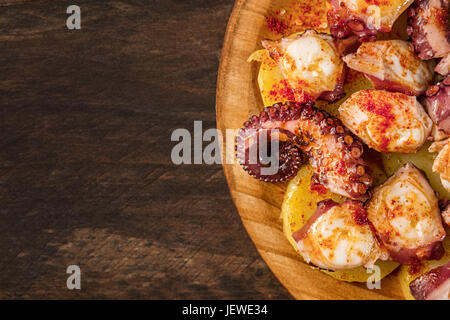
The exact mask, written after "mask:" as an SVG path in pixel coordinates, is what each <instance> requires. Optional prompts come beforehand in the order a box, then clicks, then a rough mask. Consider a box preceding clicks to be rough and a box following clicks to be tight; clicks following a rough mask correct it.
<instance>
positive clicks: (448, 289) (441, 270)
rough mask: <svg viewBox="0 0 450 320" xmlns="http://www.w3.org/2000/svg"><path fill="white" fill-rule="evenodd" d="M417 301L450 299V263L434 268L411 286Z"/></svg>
mask: <svg viewBox="0 0 450 320" xmlns="http://www.w3.org/2000/svg"><path fill="white" fill-rule="evenodd" d="M409 289H410V291H411V294H412V295H413V297H414V298H416V300H449V299H450V262H448V263H447V264H445V265H443V266H440V267H437V268H434V269H432V270H430V271H428V272H427V273H425V274H423V275H421V276H420V277H419V278H417V279H415V280H414V281H412V282H411V283H410V284H409Z"/></svg>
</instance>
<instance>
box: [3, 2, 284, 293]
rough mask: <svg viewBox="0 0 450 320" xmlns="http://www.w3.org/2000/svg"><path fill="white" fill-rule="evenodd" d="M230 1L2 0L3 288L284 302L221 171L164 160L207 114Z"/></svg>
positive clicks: (207, 124)
mask: <svg viewBox="0 0 450 320" xmlns="http://www.w3.org/2000/svg"><path fill="white" fill-rule="evenodd" d="M70 4H76V5H78V6H80V8H81V30H68V29H67V27H66V19H67V17H68V16H69V15H68V14H67V13H66V9H67V6H68V5H70ZM232 6H233V1H232V0H191V1H188V0H185V1H175V0H153V1H149V0H115V1H107V0H77V1H71V2H70V3H69V2H66V1H54V0H2V1H1V2H0V30H1V31H0V128H1V129H0V144H1V145H0V146H1V147H0V298H133V299H141V298H142V299H149V298H150V299H181V298H186V299H224V298H227V299H228V298H230V299H239V298H249V299H251V298H258V299H263V298H273V299H279V298H290V296H289V294H288V293H287V292H286V290H285V289H284V288H283V287H282V286H281V285H280V284H279V283H278V281H277V280H276V279H275V277H274V276H273V275H272V274H271V272H270V270H269V269H268V268H267V266H266V265H265V263H264V262H263V261H262V259H261V258H260V257H259V255H258V253H257V251H256V250H255V248H254V246H253V244H252V243H251V241H250V240H249V238H248V236H247V234H246V232H245V230H244V229H243V227H242V225H241V222H240V219H239V216H238V214H237V212H236V209H235V207H234V205H233V203H232V201H231V200H230V196H229V192H228V189H227V185H226V182H225V179H224V176H223V173H222V168H221V167H220V166H218V165H214V166H207V165H191V166H189V165H183V166H176V165H173V164H172V163H171V159H170V152H171V149H172V147H173V146H174V144H175V143H173V142H171V141H170V136H171V133H172V131H173V130H174V129H176V128H187V129H189V130H193V122H194V120H203V126H204V129H206V128H212V127H214V126H215V110H214V105H215V88H216V77H217V68H218V63H219V57H220V49H221V45H222V39H223V37H224V32H225V27H226V23H227V20H228V17H229V14H230V12H231V9H232ZM72 264H75V265H79V266H80V268H81V272H82V276H81V290H68V289H67V287H66V279H67V277H68V276H69V275H68V274H66V268H67V266H69V265H72Z"/></svg>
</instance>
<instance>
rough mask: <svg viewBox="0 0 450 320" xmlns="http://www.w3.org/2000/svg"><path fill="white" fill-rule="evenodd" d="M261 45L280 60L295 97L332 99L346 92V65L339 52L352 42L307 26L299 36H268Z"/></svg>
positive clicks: (299, 99) (310, 99)
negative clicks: (334, 37) (336, 39)
mask: <svg viewBox="0 0 450 320" xmlns="http://www.w3.org/2000/svg"><path fill="white" fill-rule="evenodd" d="M262 45H263V47H264V48H266V49H267V50H268V51H269V54H270V56H271V57H272V59H273V60H275V61H276V62H277V63H278V65H279V67H280V70H281V72H282V73H283V76H284V77H285V78H286V80H287V82H288V84H289V86H290V87H291V89H292V91H293V93H294V96H295V100H296V101H299V102H307V101H314V100H316V99H321V100H325V101H328V102H333V101H336V100H338V99H340V98H342V97H343V96H344V95H345V92H344V82H345V76H346V71H347V68H346V67H345V64H344V63H343V62H342V60H341V58H340V53H342V52H345V51H347V50H349V48H350V47H351V46H352V43H351V42H350V43H344V42H340V43H339V45H338V44H337V43H336V42H335V41H334V39H333V38H332V37H331V36H330V35H328V34H321V33H317V32H316V31H313V30H307V31H305V32H304V33H302V34H301V35H299V36H297V37H296V38H283V39H281V40H279V41H274V40H268V39H266V40H263V41H262ZM341 50H342V52H341Z"/></svg>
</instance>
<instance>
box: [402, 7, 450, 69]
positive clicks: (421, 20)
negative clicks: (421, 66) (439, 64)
mask: <svg viewBox="0 0 450 320" xmlns="http://www.w3.org/2000/svg"><path fill="white" fill-rule="evenodd" d="M448 5H449V1H448V0H416V1H415V2H414V3H413V5H412V6H411V7H410V8H409V9H408V27H407V32H408V35H409V36H410V37H411V39H412V42H413V45H414V48H415V51H416V54H417V55H418V56H419V58H421V59H423V60H429V59H432V58H442V57H445V56H446V55H447V54H448V53H449V51H450V32H449V28H448Z"/></svg>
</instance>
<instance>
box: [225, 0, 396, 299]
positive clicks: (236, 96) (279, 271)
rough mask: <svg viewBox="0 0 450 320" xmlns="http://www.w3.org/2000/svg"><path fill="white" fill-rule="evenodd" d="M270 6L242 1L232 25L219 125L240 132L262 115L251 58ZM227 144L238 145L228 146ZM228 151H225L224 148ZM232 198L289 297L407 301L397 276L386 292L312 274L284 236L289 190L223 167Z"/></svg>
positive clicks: (385, 284)
mask: <svg viewBox="0 0 450 320" xmlns="http://www.w3.org/2000/svg"><path fill="white" fill-rule="evenodd" d="M271 3H272V1H271V0H238V1H237V3H236V6H235V8H234V10H233V13H232V15H231V19H230V22H229V24H228V29H227V34H226V37H225V43H224V46H223V50H222V58H221V64H220V69H219V78H218V87H217V106H216V108H217V111H216V112H217V125H218V128H219V129H220V130H225V129H237V128H239V127H240V126H241V125H242V123H243V122H244V121H245V120H247V119H248V117H249V116H250V115H252V114H257V113H259V111H260V110H261V109H262V106H263V105H262V101H261V98H260V97H259V96H260V95H259V90H258V87H257V84H256V80H255V79H256V75H257V69H256V66H255V64H250V63H247V58H248V57H249V55H250V54H251V53H252V52H253V51H255V50H257V49H260V48H261V47H260V40H261V38H262V35H263V34H264V28H265V22H266V20H265V17H266V16H267V15H268V13H269V9H270V5H271ZM227 143H234V142H233V141H227V142H226V144H227ZM225 147H226V146H225ZM224 170H225V175H226V177H227V181H228V185H229V188H230V190H231V195H232V198H233V200H234V202H235V204H236V206H237V208H238V211H239V214H240V215H241V219H242V221H243V223H244V226H245V228H246V229H247V231H248V233H249V235H250V237H251V238H252V240H253V242H254V243H255V245H256V247H257V249H258V251H259V252H260V253H261V255H262V257H263V258H264V260H265V261H266V262H267V264H268V265H269V267H270V268H271V270H272V271H273V272H274V274H275V275H276V276H277V278H278V279H279V280H280V281H281V283H283V285H284V286H285V287H286V288H287V289H288V290H289V292H290V293H291V294H292V295H293V296H294V297H295V298H298V299H402V294H401V291H400V287H399V284H398V279H397V278H396V276H395V275H391V276H390V277H388V278H386V279H383V280H382V282H381V290H368V289H367V288H366V284H365V283H364V284H352V283H345V282H341V281H338V280H335V279H333V278H331V277H329V276H327V275H325V274H323V273H321V272H319V271H316V270H312V269H311V268H310V267H309V266H308V265H306V264H305V263H304V262H303V261H302V260H301V258H300V257H299V256H298V255H297V254H296V253H295V252H294V250H293V248H292V247H291V245H290V244H289V243H288V241H287V240H286V239H285V237H284V235H283V232H282V222H281V219H280V208H281V202H282V199H283V194H284V191H285V188H286V184H270V183H262V182H259V181H258V180H256V179H253V178H251V177H250V176H249V175H247V174H246V173H245V172H244V170H242V168H241V167H240V166H239V165H237V164H235V165H224Z"/></svg>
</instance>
